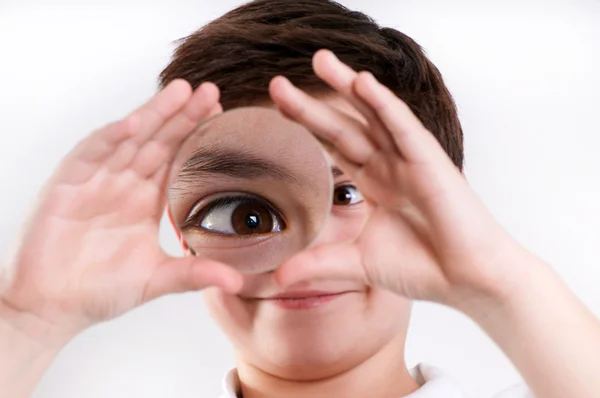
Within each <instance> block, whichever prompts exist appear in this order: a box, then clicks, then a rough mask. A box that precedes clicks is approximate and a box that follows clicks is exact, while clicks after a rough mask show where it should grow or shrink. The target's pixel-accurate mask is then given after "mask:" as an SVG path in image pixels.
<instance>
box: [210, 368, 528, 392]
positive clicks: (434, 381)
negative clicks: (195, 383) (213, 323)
mask: <svg viewBox="0 0 600 398" xmlns="http://www.w3.org/2000/svg"><path fill="white" fill-rule="evenodd" d="M410 373H411V375H412V377H413V378H414V379H415V380H416V381H417V383H419V385H420V386H421V388H419V389H418V390H417V391H415V392H414V393H412V394H408V395H405V396H404V397H399V398H469V397H468V396H467V395H466V394H465V393H464V392H463V391H462V390H461V389H460V387H459V384H458V383H457V382H456V381H455V380H453V379H452V377H450V376H449V375H448V374H445V373H444V372H442V371H441V370H440V369H438V368H435V367H433V366H430V365H426V364H419V365H417V366H415V367H414V368H412V369H411V370H410ZM239 389H240V382H239V379H238V375H237V371H236V370H235V369H232V370H230V371H229V372H228V373H227V375H226V376H225V378H224V379H223V392H222V393H221V396H220V397H219V398H239V396H238V395H237V394H238V391H239ZM493 398H533V395H531V393H530V392H529V391H528V389H527V387H526V386H525V385H523V384H519V385H516V386H513V387H511V388H509V389H507V390H505V391H503V392H501V393H500V394H497V395H495V396H494V397H493Z"/></svg>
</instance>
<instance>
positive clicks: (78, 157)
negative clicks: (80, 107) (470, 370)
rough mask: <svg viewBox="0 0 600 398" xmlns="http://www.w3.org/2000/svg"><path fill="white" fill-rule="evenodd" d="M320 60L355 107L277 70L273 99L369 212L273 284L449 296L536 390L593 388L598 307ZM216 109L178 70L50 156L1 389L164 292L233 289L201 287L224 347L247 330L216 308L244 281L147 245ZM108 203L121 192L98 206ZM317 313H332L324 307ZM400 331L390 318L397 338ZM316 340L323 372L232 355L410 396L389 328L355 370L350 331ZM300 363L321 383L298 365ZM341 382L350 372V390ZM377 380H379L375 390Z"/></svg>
mask: <svg viewBox="0 0 600 398" xmlns="http://www.w3.org/2000/svg"><path fill="white" fill-rule="evenodd" d="M314 69H315V72H316V73H317V74H318V75H319V76H320V77H321V78H322V79H323V80H324V81H326V82H327V83H328V84H330V85H331V86H332V88H333V89H334V90H335V91H336V92H337V93H339V95H340V96H341V97H342V98H344V100H345V101H347V102H348V104H351V105H352V106H353V107H354V108H355V110H356V111H357V112H358V113H360V114H361V115H362V117H359V116H358V114H357V113H351V112H343V110H342V109H340V108H339V107H336V106H334V105H333V104H332V103H328V102H327V101H323V100H322V99H317V98H313V97H311V96H309V95H308V94H306V93H304V92H302V91H301V90H299V89H297V88H295V87H294V86H293V85H291V83H290V82H289V81H287V80H286V79H285V78H283V77H277V78H275V79H274V80H273V81H272V84H271V87H270V90H271V97H272V99H273V102H274V103H275V104H276V106H277V107H278V108H279V109H280V110H282V112H283V113H285V114H286V115H287V116H288V117H290V118H291V119H293V120H296V121H298V122H300V123H302V124H304V125H305V126H306V127H308V128H309V129H310V130H311V131H313V132H314V133H315V134H317V135H319V136H320V137H321V138H322V139H323V140H325V141H328V142H330V143H331V148H330V149H331V151H332V153H333V156H334V159H335V161H336V163H337V164H338V165H340V166H341V167H342V168H343V169H344V170H345V172H346V174H347V175H348V176H349V178H351V179H352V181H353V183H354V184H356V186H357V187H358V189H359V190H360V191H361V192H362V193H363V195H365V196H366V199H367V201H366V205H367V211H368V218H367V220H366V223H365V225H364V228H362V229H361V231H360V232H359V233H357V235H356V238H355V239H353V240H352V241H341V242H340V241H338V240H335V239H334V240H329V241H324V242H323V243H322V244H320V245H316V246H314V247H312V248H311V249H309V250H306V251H304V252H302V253H300V254H298V255H297V256H295V257H294V258H292V259H290V260H289V261H287V262H286V263H284V264H283V265H282V266H281V267H280V268H279V269H278V270H277V271H276V272H275V273H273V274H272V279H269V281H268V283H269V284H272V285H269V286H273V289H274V288H275V286H278V287H279V289H282V290H284V289H289V288H290V287H294V286H299V285H300V284H307V283H309V284H320V283H333V282H332V281H335V283H340V284H342V283H347V284H352V285H353V286H362V287H364V289H365V293H364V296H362V297H363V300H370V299H365V297H367V296H368V294H370V293H367V291H368V290H371V291H373V292H375V291H381V292H383V291H385V293H386V294H390V295H394V296H397V297H400V298H401V299H402V300H405V301H408V299H418V300H429V301H434V302H437V303H442V304H444V305H448V306H451V307H453V308H455V309H457V310H459V311H462V312H463V313H465V314H466V315H467V316H469V317H471V318H472V319H473V320H474V321H475V322H476V323H477V324H478V325H480V327H481V328H482V329H483V330H484V331H485V332H486V333H487V334H488V335H489V336H490V337H491V338H492V339H493V340H494V341H495V342H496V343H497V344H498V346H499V347H500V348H501V349H502V350H503V351H504V353H505V354H506V355H507V356H508V358H510V360H511V361H512V362H513V364H514V365H515V366H516V367H517V369H518V370H519V371H520V373H521V374H522V376H523V377H524V379H525V381H526V382H527V384H528V385H529V386H530V388H531V389H532V391H533V393H534V395H535V396H536V397H543V398H555V397H556V398H559V397H560V398H563V397H597V396H600V378H598V377H597V369H600V323H599V322H598V320H597V319H596V318H595V317H594V316H593V314H592V313H591V312H590V311H589V310H588V309H587V308H585V306H584V305H583V304H582V303H581V302H580V301H579V300H578V299H577V298H576V296H575V295H574V294H573V293H572V292H571V291H569V289H568V288H567V287H566V286H565V284H564V283H563V282H562V281H561V280H560V279H559V278H558V277H557V276H556V274H555V273H554V272H553V271H552V269H551V268H550V267H549V266H548V265H547V264H545V263H544V262H543V261H542V260H540V259H539V258H536V257H535V256H534V255H532V254H531V253H530V252H528V251H527V250H526V249H525V248H523V247H522V246H520V245H519V244H518V243H517V242H516V241H515V240H514V239H512V238H511V237H510V236H509V235H508V234H507V233H506V232H505V231H504V230H503V229H502V228H501V227H500V225H499V224H498V223H497V222H496V221H495V220H494V219H493V217H492V216H491V215H490V213H489V212H488V211H487V210H486V209H485V207H484V206H483V205H482V203H481V202H480V200H479V199H478V198H477V196H476V195H475V193H474V192H473V191H472V190H471V189H470V188H469V186H468V184H467V183H466V181H465V179H464V178H463V176H462V175H461V174H460V173H459V172H458V170H457V169H456V168H455V167H454V165H453V164H452V162H451V161H450V160H449V159H448V157H447V156H446V154H445V153H444V151H443V150H442V149H441V147H440V146H439V144H438V143H437V141H436V140H435V139H434V138H433V136H432V135H431V134H430V133H429V132H428V131H426V130H425V129H424V127H423V126H422V125H421V123H420V122H419V120H418V119H417V118H416V117H415V116H414V115H413V114H412V113H411V112H410V110H409V108H408V107H407V106H406V104H405V103H404V102H402V101H401V100H400V99H398V98H397V97H395V96H394V95H393V94H392V93H391V92H390V91H389V90H388V89H386V88H385V87H384V86H382V85H380V84H379V83H377V82H376V81H375V80H374V79H373V77H372V76H371V75H369V74H368V73H363V72H361V73H356V72H355V71H352V70H351V69H349V68H348V67H347V66H345V65H343V64H341V63H340V62H339V61H338V60H337V59H336V58H335V57H334V56H333V55H332V54H331V53H329V52H327V51H320V52H318V53H317V54H316V55H315V58H314ZM218 111H219V107H218V91H217V90H216V88H215V87H214V86H212V85H210V84H205V85H203V86H202V88H201V89H200V90H199V91H197V92H196V93H194V94H192V93H191V90H190V88H189V86H186V85H185V84H184V83H183V82H180V81H178V82H174V83H173V84H171V85H170V86H169V87H168V88H166V89H165V90H164V91H163V92H162V93H160V94H158V96H157V97H156V98H154V99H153V100H151V102H150V103H149V104H147V105H145V107H143V108H142V109H141V110H138V111H136V112H134V114H133V116H132V117H130V118H128V119H126V120H125V121H121V122H118V123H116V124H114V125H111V126H109V127H107V128H105V129H103V130H100V131H98V132H96V133H94V134H93V135H92V136H90V137H89V138H88V139H86V140H85V141H83V142H82V143H81V144H80V145H79V146H78V148H76V149H75V150H74V151H73V152H72V153H71V154H70V155H68V156H67V158H66V159H65V160H64V161H63V162H62V163H61V166H60V167H59V169H58V171H57V173H56V174H55V176H54V177H53V179H52V180H51V181H50V182H49V184H48V186H47V187H46V189H45V191H44V193H43V195H42V197H41V202H40V205H39V207H38V209H37V211H36V212H35V213H34V216H35V220H36V228H31V229H27V228H26V229H25V234H24V235H23V237H22V238H21V239H20V240H19V243H20V245H19V247H18V248H17V250H16V251H15V254H14V255H13V256H12V257H11V258H10V259H9V260H10V261H9V264H10V266H11V269H12V270H13V271H12V272H11V273H10V274H9V275H5V276H4V278H3V284H2V290H1V292H2V295H1V297H2V300H1V301H0V358H11V361H10V362H9V361H2V363H0V390H2V391H4V392H8V396H11V397H26V396H28V395H29V393H30V391H31V390H32V389H33V387H34V385H35V384H36V383H37V381H38V380H39V378H40V377H41V374H42V373H43V372H44V370H45V369H46V368H47V366H48V365H49V363H51V361H52V359H53V358H54V356H55V355H56V354H57V353H58V352H59V351H60V349H61V348H62V347H63V346H64V345H65V344H66V343H67V342H68V341H69V340H70V339H71V338H73V336H74V335H76V334H77V333H79V332H80V331H81V330H83V329H85V328H86V327H89V326H90V325H92V324H93V323H95V322H99V321H102V320H108V319H111V318H113V317H115V316H118V315H120V314H122V313H123V312H125V311H127V310H129V309H132V308H134V307H136V306H137V305H139V304H141V303H143V302H145V301H148V300H151V299H153V298H156V297H159V296H161V295H164V294H168V293H175V292H181V291H186V290H196V289H201V288H204V287H207V286H218V287H219V288H221V289H223V290H224V291H225V292H227V294H221V293H209V292H208V290H207V295H208V294H215V295H217V297H216V298H215V300H214V301H213V303H214V305H211V307H212V308H213V313H214V314H215V317H216V318H219V317H221V318H222V319H220V320H219V322H220V323H221V324H222V325H223V328H224V329H225V332H226V333H228V335H230V337H231V336H233V337H232V340H233V341H234V344H236V340H239V341H240V342H242V343H243V339H254V338H255V337H254V336H251V333H247V332H246V330H249V329H244V328H243V326H240V325H239V323H241V322H242V321H243V320H240V319H239V318H236V320H235V321H234V320H233V318H234V317H233V316H232V315H231V314H233V311H234V310H233V309H232V308H230V307H227V306H226V305H224V306H223V307H222V308H219V307H218V305H222V304H223V302H224V300H225V299H224V298H227V297H229V298H231V297H235V294H238V293H240V292H242V291H243V290H244V289H245V288H248V285H247V284H244V282H245V281H244V278H242V277H241V276H240V275H238V274H236V273H235V272H233V271H232V270H231V269H229V268H227V267H225V266H223V265H222V264H217V263H214V262H210V261H208V260H206V259H202V258H197V257H191V256H188V257H185V258H183V259H172V258H169V257H167V256H166V255H165V254H164V253H162V252H161V251H160V250H159V246H158V241H157V231H158V221H159V217H160V214H161V211H162V208H163V207H164V203H163V202H162V198H161V195H159V192H162V191H161V190H160V189H162V188H163V187H164V183H165V178H164V177H165V173H166V170H167V169H166V166H164V165H165V164H167V165H168V162H169V161H170V160H171V159H172V156H173V152H174V146H175V143H176V141H178V140H180V138H179V137H182V136H183V135H184V132H187V131H190V130H191V128H192V125H194V124H196V123H197V121H198V120H201V119H202V118H204V117H206V115H208V114H211V113H213V112H218ZM75 165H77V166H78V167H74V166H75ZM107 170H111V172H110V173H109V172H107ZM132 188H133V189H132ZM100 192H101V193H102V195H100V194H99V193H100ZM115 197H116V198H119V199H120V200H118V201H115V200H106V199H108V198H115ZM141 199H143V200H141ZM115 203H118V205H116V204H115ZM140 203H143V204H144V206H140ZM381 236H385V239H378V238H380V237H381ZM65 242H69V243H68V245H67V244H65ZM138 247H139V248H140V249H139V250H137V248H138ZM132 248H136V250H132ZM398 248H402V252H401V253H400V252H398ZM107 249H108V250H107ZM99 252H101V253H103V257H100V258H99V257H98V253H99ZM399 254H401V256H399ZM399 259H400V260H399ZM116 269H119V272H115V270H116ZM34 276H35V278H34ZM530 281H535V283H530ZM211 291H212V292H216V291H217V290H214V289H211ZM218 294H221V297H222V299H221V300H219V296H218ZM357 296H360V295H357ZM348 300H360V299H359V298H357V297H354V298H352V299H350V298H349V299H348ZM373 300H374V301H373V302H375V299H374V298H373ZM389 300H390V301H389V303H392V301H393V300H392V299H391V298H390V299H389ZM209 301H210V299H209ZM369 302H371V301H369ZM332 304H334V303H332ZM241 305H243V304H241ZM378 305H379V304H378ZM381 305H382V306H383V304H381ZM390 305H392V304H390ZM358 308H359V305H358V304H353V305H351V306H350V308H349V311H350V312H352V314H351V315H352V316H353V317H354V316H358V317H362V319H364V317H365V316H368V312H362V313H361V312H360V311H359V310H358ZM398 308H400V306H399V307H398ZM261 312H267V311H261ZM406 312H407V311H406ZM406 312H405V313H406ZM242 314H243V313H242ZM262 315H263V314H259V315H258V317H257V320H258V321H259V322H257V326H258V327H261V328H264V329H261V330H262V331H263V332H264V331H266V332H267V334H269V325H273V324H274V323H276V322H277V320H278V319H279V318H278V316H279V315H276V314H275V315H273V316H271V317H268V316H265V317H264V318H263V317H262ZM266 315H268V314H266ZM336 316H340V317H342V318H344V317H345V316H346V315H345V314H336ZM401 316H402V315H401ZM378 321H379V319H378ZM311 322H312V319H311ZM318 322H326V321H325V318H324V317H322V318H320V316H319V314H317V315H316V320H315V324H316V323H318ZM228 323H234V324H233V325H229V326H228ZM557 325H569V326H568V327H562V328H561V327H556V326H557ZM247 327H248V328H249V327H250V326H247ZM316 330H317V328H316V327H315V326H314V325H312V324H311V325H309V327H308V328H307V331H306V333H307V334H309V335H311V333H312V335H311V336H314V335H315V333H316ZM331 330H332V331H333V333H337V331H336V329H335V327H333V328H332V329H331ZM401 330H402V327H400V326H398V329H396V331H397V332H398V333H397V336H402V335H401V333H402V332H401ZM549 330H551V331H552V333H549V332H548V331H549ZM329 331H330V330H328V332H329ZM386 333H387V332H386ZM386 333H382V335H384V334H386ZM390 335H393V333H391V332H390ZM272 336H273V334H272V333H271V334H270V336H269V335H268V336H266V337H272ZM383 340H385V339H384V338H381V341H383ZM252 341H255V340H252ZM327 341H328V344H327V345H323V346H319V347H320V350H319V352H318V353H316V354H311V355H312V356H311V355H308V354H305V355H308V357H304V359H306V360H308V361H314V360H318V359H319V358H317V357H319V356H320V358H321V359H327V361H326V363H325V364H324V365H323V366H322V369H323V374H324V377H325V378H324V379H320V380H311V381H305V382H298V381H297V380H291V379H288V378H287V377H286V376H287V373H286V372H288V369H292V368H293V366H292V367H290V366H289V365H290V364H292V365H294V364H296V365H295V366H297V363H298V362H296V361H294V359H297V358H298V357H299V353H294V352H293V349H288V350H287V352H284V353H283V354H276V353H269V352H267V353H266V354H262V355H260V356H253V353H252V352H243V351H241V350H239V352H238V357H239V363H240V370H239V371H240V377H241V379H242V383H243V385H244V388H245V390H244V393H245V394H246V393H247V394H248V396H250V397H253V396H255V397H267V396H269V395H268V394H269V391H271V392H273V391H277V392H278V396H279V397H293V396H295V395H294V394H295V393H296V391H297V390H296V388H305V390H304V392H307V391H317V392H319V393H320V394H321V395H323V396H324V395H327V396H334V397H335V396H339V397H341V396H345V397H347V396H366V395H365V394H364V392H365V391H369V392H370V393H369V394H368V396H378V397H388V396H390V397H392V396H396V397H397V396H398V392H401V391H402V390H401V389H402V388H407V390H410V388H411V387H410V382H411V381H410V380H406V383H404V382H398V383H396V381H395V377H397V374H402V368H403V366H402V365H401V364H400V365H398V362H399V360H398V357H399V356H400V354H399V353H400V350H401V348H402V347H403V344H404V337H403V336H402V337H398V339H397V340H396V339H394V338H391V339H390V340H389V345H390V346H393V347H394V348H393V349H392V348H390V349H387V346H386V345H385V344H381V341H380V342H379V343H377V344H374V345H378V346H379V348H377V347H374V348H365V347H364V346H361V347H360V348H361V349H360V350H356V351H362V353H356V354H354V358H358V357H361V356H363V355H364V358H365V360H363V361H362V362H361V361H360V360H358V359H355V361H356V362H357V363H356V364H355V366H354V367H352V366H348V365H347V364H350V363H351V362H352V358H350V357H351V355H346V357H345V358H343V360H340V361H338V360H339V359H340V355H341V357H343V356H344V352H345V350H346V348H345V344H347V343H345V341H341V342H340V344H336V345H335V346H333V347H331V344H330V340H327ZM238 344H239V343H238ZM263 344H264V343H263ZM274 344H275V346H276V347H278V348H280V347H284V348H285V347H286V345H287V344H288V340H287V339H286V335H285V334H281V335H278V336H276V337H275V341H274ZM290 348H291V347H290ZM327 350H329V351H330V352H327ZM369 352H371V353H373V355H370V356H369V355H368V353H369ZM392 353H393V355H392ZM321 355H322V356H321ZM329 355H332V356H329ZM394 355H396V356H394ZM290 358H291V359H292V360H291V361H290ZM382 358H383V359H382ZM394 358H396V360H397V361H398V362H396V365H394V366H395V367H397V368H398V371H399V372H400V373H392V374H390V375H389V377H388V374H386V373H385V369H386V368H385V366H383V364H387V363H389V362H390V361H392V363H393V361H394ZM330 359H333V360H330ZM342 364H344V365H342ZM300 369H301V370H302V367H301V366H300ZM277 374H281V375H283V376H284V377H277ZM381 374H382V375H383V376H382V377H381V379H380V380H374V377H376V376H374V375H381ZM300 375H302V376H303V377H304V378H306V379H314V374H310V372H308V367H306V368H305V369H304V373H302V372H300ZM346 376H347V377H346ZM342 381H343V382H347V383H353V384H352V390H351V394H349V393H348V390H347V389H345V388H346V385H345V384H344V383H343V382H342ZM375 384H377V385H378V386H379V389H376V390H371V391H370V390H368V387H371V386H373V385H375ZM396 384H397V385H396ZM400 384H401V385H400ZM311 387H313V390H310V388H311ZM361 393H362V394H361ZM393 394H396V395H393ZM245 396H246V395H245ZM304 396H306V395H304Z"/></svg>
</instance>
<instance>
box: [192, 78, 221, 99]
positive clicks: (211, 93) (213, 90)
mask: <svg viewBox="0 0 600 398" xmlns="http://www.w3.org/2000/svg"><path fill="white" fill-rule="evenodd" d="M196 92H197V93H198V94H200V95H202V96H203V97H204V98H205V99H207V100H209V101H210V102H217V101H219V97H220V96H221V91H220V90H219V87H218V86H217V85H216V84H214V83H212V82H203V83H202V84H200V85H199V86H198V88H197V89H196Z"/></svg>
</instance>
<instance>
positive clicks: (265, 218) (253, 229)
mask: <svg viewBox="0 0 600 398" xmlns="http://www.w3.org/2000/svg"><path fill="white" fill-rule="evenodd" d="M274 222H275V220H274V218H273V215H272V214H271V212H270V211H269V209H268V208H267V207H266V206H265V205H264V204H263V203H261V202H259V201H256V200H252V201H248V202H246V203H242V204H240V205H239V206H237V207H236V208H235V210H234V211H233V214H232V216H231V225H232V226H233V230H234V231H235V233H236V234H237V235H254V234H268V233H271V232H272V231H273V226H274Z"/></svg>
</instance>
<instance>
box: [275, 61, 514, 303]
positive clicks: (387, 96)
mask: <svg viewBox="0 0 600 398" xmlns="http://www.w3.org/2000/svg"><path fill="white" fill-rule="evenodd" d="M313 66H314V68H315V72H316V74H317V75H318V76H319V77H321V78H322V79H323V80H324V81H326V82H327V83H328V84H329V85H330V86H331V87H333V88H334V89H335V90H337V91H338V92H339V93H340V94H342V95H343V96H344V97H345V99H346V100H347V101H348V102H350V103H351V104H352V105H354V107H355V109H356V110H357V111H358V112H359V113H360V114H361V116H362V118H361V119H363V120H359V119H357V118H355V117H353V116H350V115H349V114H347V113H344V112H341V111H340V110H337V109H334V108H333V107H331V106H328V105H326V104H325V103H323V102H321V101H319V100H318V99H316V98H313V97H311V96H309V95H308V94H306V93H304V92H303V91H301V90H299V89H298V88H296V87H294V86H293V85H292V84H291V83H290V82H289V81H286V79H285V78H278V79H276V80H274V81H273V82H272V86H271V96H272V98H273V99H274V101H275V102H276V103H277V105H278V106H279V107H280V108H281V109H282V111H283V112H284V113H285V114H286V115H288V116H289V117H291V118H292V119H294V120H296V121H298V122H300V123H302V124H304V125H305V126H306V127H308V128H309V129H310V130H311V131H313V132H314V133H315V134H316V135H318V136H319V137H320V138H321V139H322V140H323V141H325V142H326V143H328V144H329V145H327V147H328V148H330V151H331V154H332V157H333V158H334V161H335V162H336V163H337V164H338V165H339V166H340V167H342V168H343V169H344V171H345V172H346V173H348V174H349V175H350V176H351V178H352V179H353V180H354V182H355V183H356V186H357V187H358V189H359V190H360V191H361V193H362V194H363V196H364V197H365V198H366V201H367V204H368V205H369V215H368V218H367V220H366V224H365V225H364V227H363V230H362V231H361V233H360V235H359V236H358V238H357V239H356V240H355V242H354V243H352V244H338V245H328V246H321V247H315V248H313V249H311V250H309V251H307V252H305V253H302V254H300V255H299V256H296V257H295V258H294V259H292V260H290V261H289V262H287V263H286V264H284V265H283V266H282V267H281V268H280V270H279V271H278V275H277V277H278V278H279V280H280V282H282V283H294V282H298V281H300V280H302V278H303V275H306V276H308V275H311V276H312V277H318V276H319V275H321V276H322V277H325V278H327V277H334V276H335V275H337V276H338V277H340V276H346V277H353V278H364V279H366V280H367V282H369V283H372V284H375V285H378V286H381V287H385V288H388V289H390V290H392V291H394V292H397V293H399V294H402V295H404V296H407V297H410V298H417V299H428V300H434V301H447V300H448V294H450V293H451V292H452V291H459V290H460V289H457V287H458V288H461V287H464V286H483V285H482V284H486V283H487V284H491V283H494V282H493V281H498V280H501V279H502V277H503V275H502V274H501V273H502V267H499V266H498V263H499V261H498V260H500V259H501V258H502V256H503V255H505V254H506V253H507V252H508V251H512V252H514V249H515V247H516V243H515V242H513V241H512V240H511V239H510V237H509V236H508V235H507V234H506V233H505V232H504V231H503V230H502V228H501V227H500V226H499V224H498V223H497V222H495V221H494V219H493V217H492V216H491V214H490V213H489V212H488V211H487V210H486V209H485V207H484V206H483V204H482V203H481V202H480V200H479V199H478V198H477V197H476V195H475V193H474V192H473V191H472V190H471V189H470V188H469V187H468V184H467V183H466V181H465V179H464V178H463V176H462V174H461V173H460V172H459V170H458V169H457V168H456V167H455V166H454V164H453V163H452V162H451V160H450V158H449V157H448V156H447V154H446V153H445V152H444V150H443V149H442V147H441V146H440V145H439V143H438V142H437V141H436V139H435V137H434V136H433V134H431V133H430V132H428V131H427V130H426V129H425V128H424V127H423V125H422V124H421V122H420V121H419V120H418V119H417V117H416V116H415V115H414V114H413V113H412V111H411V110H410V108H409V107H408V106H407V105H406V104H405V103H404V102H402V101H401V100H400V99H399V98H398V97H396V96H395V95H394V94H393V93H392V92H391V91H389V90H388V89H387V88H386V87H384V86H383V85H381V84H380V83H378V82H377V81H376V80H375V79H374V78H373V76H372V75H370V74H368V73H362V74H357V73H356V72H355V71H353V70H352V69H350V68H349V67H348V66H346V65H344V64H343V63H341V62H340V61H339V60H337V59H336V58H335V57H334V56H333V54H331V53H330V52H328V51H320V52H318V53H317V54H316V55H315V58H314V60H313ZM502 260H503V261H505V259H502ZM485 287H486V288H487V287H488V286H485ZM455 296H460V295H455Z"/></svg>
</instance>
